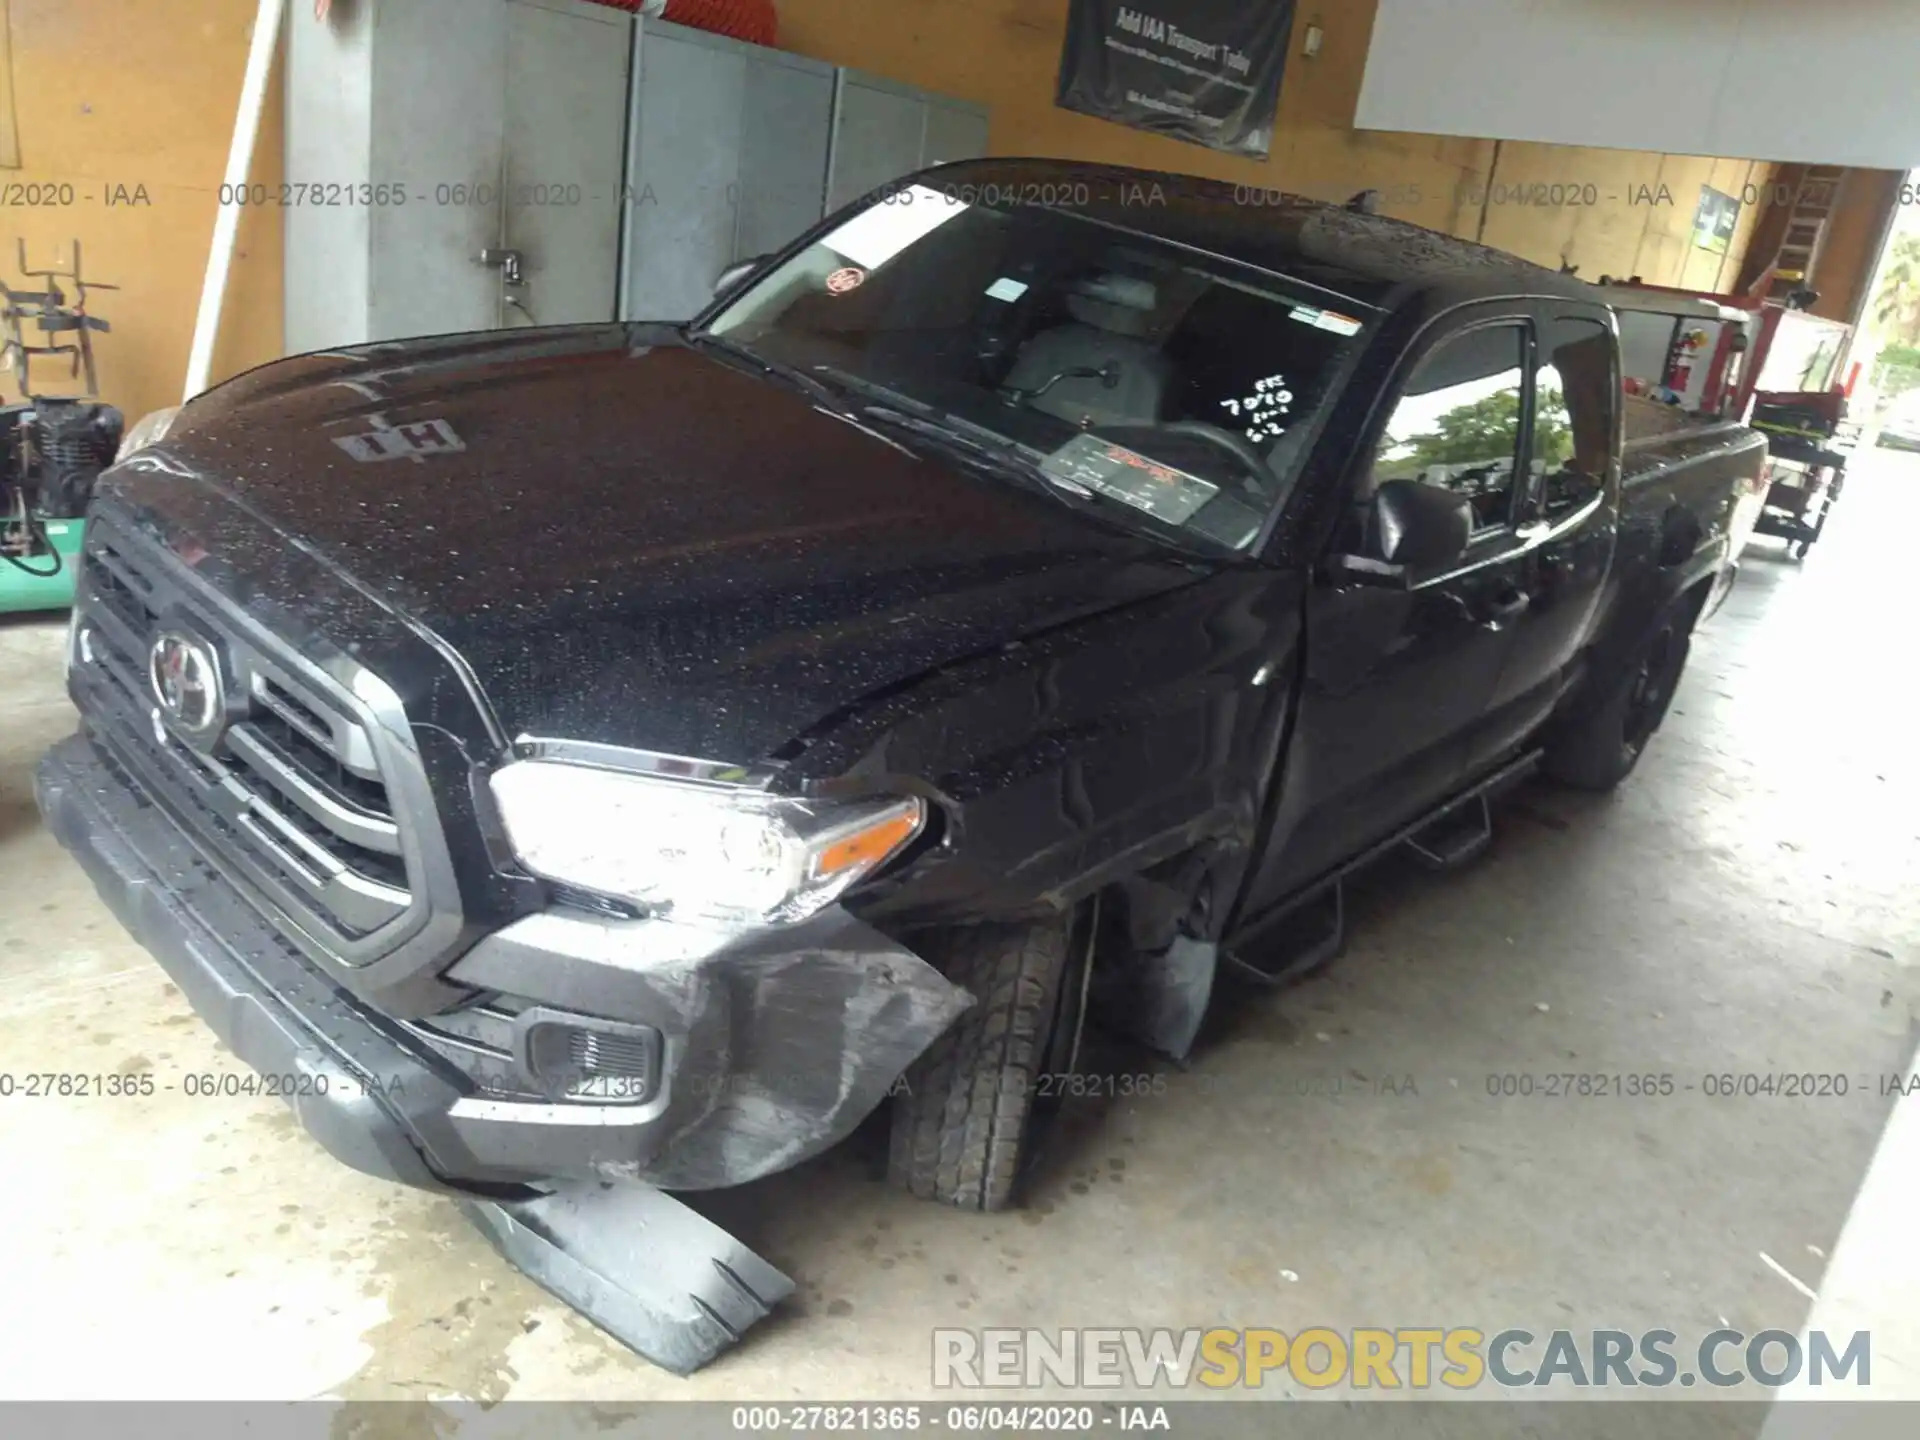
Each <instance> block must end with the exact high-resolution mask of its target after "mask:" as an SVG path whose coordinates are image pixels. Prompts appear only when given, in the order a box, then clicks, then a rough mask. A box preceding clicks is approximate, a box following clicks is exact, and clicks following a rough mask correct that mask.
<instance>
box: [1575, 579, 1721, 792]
mask: <svg viewBox="0 0 1920 1440" xmlns="http://www.w3.org/2000/svg"><path fill="white" fill-rule="evenodd" d="M1691 620H1692V617H1691V615H1690V614H1689V613H1688V612H1687V611H1686V610H1684V609H1683V610H1679V611H1676V612H1675V613H1674V614H1671V615H1669V616H1667V617H1666V619H1664V620H1663V621H1662V622H1661V623H1660V625H1659V627H1658V628H1657V629H1656V630H1655V631H1654V633H1653V634H1652V635H1650V636H1648V637H1647V639H1646V640H1645V642H1643V643H1642V645H1641V647H1640V649H1639V650H1638V651H1637V652H1635V654H1634V657H1633V660H1632V661H1631V663H1630V664H1629V665H1628V666H1627V667H1626V673H1625V674H1624V675H1623V676H1622V677H1621V678H1620V679H1619V680H1618V681H1616V682H1615V684H1614V687H1613V689H1612V690H1611V691H1610V692H1608V693H1607V694H1606V695H1605V696H1604V697H1603V698H1602V699H1601V700H1600V701H1599V702H1598V703H1597V704H1595V705H1594V707H1593V708H1592V709H1590V710H1589V711H1588V712H1587V713H1586V714H1585V715H1583V716H1581V717H1580V718H1579V719H1577V720H1575V721H1574V722H1573V723H1572V725H1570V726H1569V727H1568V728H1567V729H1566V730H1565V731H1564V732H1563V733H1562V734H1561V735H1560V737H1559V738H1558V739H1557V740H1556V741H1555V742H1554V743H1553V744H1552V745H1550V746H1549V747H1548V749H1547V759H1546V765H1545V769H1546V773H1547V774H1548V775H1550V776H1551V777H1552V778H1554V779H1555V780H1558V781H1560V782H1561V783H1562V784H1564V785H1571V786H1573V787H1574V788H1575V789H1577V790H1611V789H1613V788H1614V787H1615V786H1616V785H1618V784H1619V783H1620V782H1621V781H1622V780H1625V779H1626V778H1627V776H1629V775H1631V774H1632V773H1633V769H1634V767H1635V766H1636V765H1638V764H1639V763H1640V756H1641V755H1642V754H1643V753H1644V752H1645V750H1646V748H1647V742H1648V741H1649V740H1651V739H1652V738H1653V735H1654V732H1655V731H1656V730H1658V729H1659V728H1660V722H1661V721H1663V720H1664V719H1666V717H1667V707H1668V706H1670V705H1671V704H1672V703H1673V696H1674V692H1675V691H1676V690H1678V689H1679V688H1680V676H1681V673H1682V672H1683V671H1684V670H1685V669H1686V665H1687V652H1688V651H1689V650H1690V649H1691V648H1692V628H1693V627H1692V624H1691Z"/></svg>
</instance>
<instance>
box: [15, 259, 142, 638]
mask: <svg viewBox="0 0 1920 1440" xmlns="http://www.w3.org/2000/svg"><path fill="white" fill-rule="evenodd" d="M19 243H20V271H21V273H22V274H23V275H25V276H27V277H28V279H29V280H38V281H41V282H42V284H41V287H40V288H39V289H34V290H15V289H14V288H13V287H12V286H10V285H7V284H6V283H4V282H0V299H4V302H5V308H4V311H0V320H3V321H4V323H5V327H6V333H5V338H4V340H3V341H0V346H3V347H4V349H3V350H0V366H3V367H4V368H6V369H9V370H12V371H13V373H14V376H15V378H16V379H18V380H19V382H20V393H21V394H22V395H24V396H26V397H28V398H27V399H26V400H25V401H24V402H23V403H21V404H18V405H6V406H0V615H4V614H10V613H15V612H19V611H24V610H60V609H64V608H66V607H67V606H69V605H71V604H73V584H74V576H75V575H76V574H77V573H78V571H79V568H80V547H81V544H82V542H83V541H84V539H85V535H86V514H87V502H88V501H89V500H90V499H92V497H93V482H94V479H95V478H96V477H97V476H98V475H99V474H100V472H101V471H102V470H104V469H105V468H106V467H107V466H109V465H111V464H112V463H113V458H114V454H115V452H116V451H117V450H118V449H119V447H120V431H121V426H122V424H123V421H122V417H121V414H120V412H119V411H118V410H116V409H114V408H113V407H112V406H111V405H102V404H101V403H100V402H99V401H97V400H95V399H93V398H92V397H93V396H95V395H97V394H99V393H100V386H99V377H98V376H97V374H96V373H95V371H94V364H93V336H94V333H95V332H96V331H101V332H104V331H107V330H109V329H111V328H112V327H110V326H109V325H108V324H107V322H106V321H104V320H102V319H100V318H98V317H97V316H93V315H89V314H87V290H88V288H89V287H88V285H87V282H86V281H84V280H82V279H81V278H80V245H79V242H78V241H75V242H74V245H73V260H72V264H71V266H70V267H69V268H66V269H62V268H59V267H58V266H56V267H55V268H53V269H49V270H32V269H29V268H28V266H27V246H26V242H25V241H24V240H22V241H20V242H19ZM63 280H64V281H67V282H69V283H70V284H71V285H72V287H73V293H72V296H71V299H69V296H68V292H67V291H66V289H65V288H64V287H63V286H62V285H61V283H60V282H61V281H63ZM91 288H94V289H98V290H111V289H113V288H114V287H113V286H111V285H98V284H96V285H94V286H93V287H91ZM30 332H31V334H32V336H33V339H34V340H36V341H38V342H39V343H29V340H28V336H29V333H30ZM36 355H55V356H62V357H65V358H66V359H67V360H69V361H70V362H71V363H70V367H69V368H70V373H69V376H68V378H69V379H70V380H75V381H79V382H80V383H81V384H82V385H83V386H84V387H85V392H86V393H85V395H83V396H69V395H35V394H34V393H33V389H32V383H33V382H32V370H31V366H32V363H33V357H34V356H36Z"/></svg>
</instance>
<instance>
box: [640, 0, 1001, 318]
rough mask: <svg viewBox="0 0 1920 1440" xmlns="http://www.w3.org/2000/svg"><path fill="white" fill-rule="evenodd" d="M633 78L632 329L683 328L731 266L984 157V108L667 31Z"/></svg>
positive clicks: (644, 34) (657, 35)
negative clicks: (927, 176) (914, 180)
mask: <svg viewBox="0 0 1920 1440" xmlns="http://www.w3.org/2000/svg"><path fill="white" fill-rule="evenodd" d="M632 73H633V74H634V76H635V77H636V78H635V84H634V93H633V103H632V128H631V131H630V133H629V135H628V140H627V185H626V194H627V216H626V230H625V252H626V260H625V271H624V274H625V278H624V280H623V282H622V287H621V311H620V313H621V316H622V318H623V319H631V320H684V319H686V318H688V317H689V316H691V315H692V314H693V313H694V312H695V311H697V310H699V309H700V308H701V307H702V306H704V305H705V304H706V303H707V301H708V300H709V299H710V298H711V297H712V294H713V282H714V281H715V280H717V279H718V278H719V276H720V272H721V271H723V270H725V269H726V268H727V267H728V266H729V265H732V264H734V263H736V262H737V261H741V260H746V259H749V258H751V257H753V256H755V255H762V254H765V253H766V252H768V251H770V250H777V249H779V248H780V247H781V246H783V245H785V244H786V243H787V242H788V241H789V240H791V239H793V237H794V236H796V235H798V234H799V233H800V232H801V231H803V230H805V229H807V228H808V227H809V226H811V225H812V224H814V223H815V222H816V221H818V220H820V219H821V218H822V217H823V216H825V215H827V214H828V213H830V212H831V211H834V210H837V209H839V208H840V207H841V206H842V205H844V204H846V203H848V202H849V201H851V200H854V199H857V198H858V197H859V196H861V195H863V194H865V193H866V192H867V191H869V190H872V189H873V188H875V187H876V186H879V185H884V184H886V183H887V182H888V181H890V180H893V179H896V178H897V177H899V176H901V175H904V174H906V173H908V172H909V171H912V170H917V169H919V168H920V167H921V166H923V165H931V164H935V163H937V162H939V161H942V160H964V159H969V158H971V157H973V156H976V155H983V154H985V153H986V146H987V112H986V111H985V110H984V109H982V108H981V107H980V106H977V105H971V104H969V103H967V102H966V101H963V100H955V99H951V98H949V97H947V96H942V95H933V94H930V93H928V92H927V91H924V90H916V89H915V88H913V87H912V86H910V85H901V84H898V83H896V82H894V81H891V80H883V79H881V78H880V77H878V76H874V75H867V74H863V73H861V72H859V71H854V70H844V69H842V70H836V69H834V68H833V67H832V66H829V65H824V64H822V63H820V62H819V61H816V60H808V59H805V58H803V57H801V56H798V55H789V54H787V53H786V52H784V51H780V50H769V49H766V48H764V47H762V46H758V45H744V44H741V43H740V42H739V41H736V40H728V39H725V38H723V37H721V36H717V35H709V34H707V33H705V32H704V31H699V30H689V29H686V28H685V27H683V26H678V25H670V24H667V23H665V22H662V21H656V20H643V21H641V22H639V24H638V25H637V26H636V30H635V35H634V61H633V65H632Z"/></svg>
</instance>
